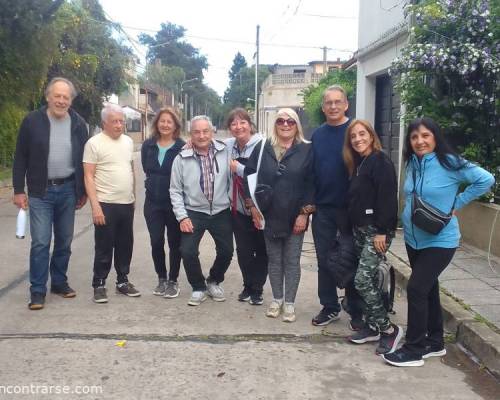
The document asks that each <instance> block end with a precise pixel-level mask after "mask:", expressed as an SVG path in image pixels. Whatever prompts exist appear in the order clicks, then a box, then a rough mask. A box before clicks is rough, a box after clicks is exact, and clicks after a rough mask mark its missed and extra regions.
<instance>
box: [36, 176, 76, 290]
mask: <svg viewBox="0 0 500 400" xmlns="http://www.w3.org/2000/svg"><path fill="white" fill-rule="evenodd" d="M75 207H76V194H75V182H74V181H72V182H66V183H64V184H62V185H57V186H48V187H47V193H46V194H45V196H44V197H43V198H39V197H33V196H30V197H29V210H30V216H29V217H30V218H29V219H30V233H31V250H30V282H31V288H30V290H31V293H34V292H38V293H46V292H47V279H48V276H49V251H50V242H51V239H52V229H54V249H53V251H52V257H50V277H51V286H60V285H63V284H65V283H66V282H67V279H68V278H67V276H66V272H67V271H68V263H69V257H70V255H71V242H72V240H73V228H74V225H75Z"/></svg>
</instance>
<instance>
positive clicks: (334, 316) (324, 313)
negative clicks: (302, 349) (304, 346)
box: [311, 307, 340, 326]
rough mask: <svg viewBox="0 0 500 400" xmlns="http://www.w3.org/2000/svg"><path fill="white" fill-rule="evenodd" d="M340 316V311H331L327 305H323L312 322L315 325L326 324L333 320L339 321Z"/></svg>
mask: <svg viewBox="0 0 500 400" xmlns="http://www.w3.org/2000/svg"><path fill="white" fill-rule="evenodd" d="M339 318H340V317H339V313H338V312H337V311H330V310H328V309H327V308H326V307H323V309H322V310H321V311H320V312H319V314H318V315H316V316H315V317H314V318H313V319H312V321H311V322H312V324H313V325H314V326H325V325H328V324H329V323H331V322H333V321H337V320H338V319H339Z"/></svg>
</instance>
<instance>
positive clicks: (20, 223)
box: [16, 208, 28, 239]
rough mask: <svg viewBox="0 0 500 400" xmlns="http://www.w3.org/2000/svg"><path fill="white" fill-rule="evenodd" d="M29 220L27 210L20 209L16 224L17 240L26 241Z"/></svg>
mask: <svg viewBox="0 0 500 400" xmlns="http://www.w3.org/2000/svg"><path fill="white" fill-rule="evenodd" d="M27 220H28V213H27V212H26V210H25V209H23V208H20V209H19V214H17V223H16V238H18V239H24V236H26V221H27Z"/></svg>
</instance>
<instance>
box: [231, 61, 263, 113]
mask: <svg viewBox="0 0 500 400" xmlns="http://www.w3.org/2000/svg"><path fill="white" fill-rule="evenodd" d="M235 59H236V58H235ZM235 65H236V64H233V67H231V71H230V72H229V75H230V76H231V72H232V71H233V70H234V71H238V72H237V73H235V74H234V77H233V79H231V80H230V81H229V87H228V88H227V89H226V91H225V92H224V104H225V106H226V109H228V110H229V109H232V108H234V107H247V108H248V107H253V102H252V101H249V100H248V99H253V98H254V97H255V65H252V66H251V67H241V68H239V69H236V68H234V67H235ZM270 73H271V69H270V66H269V65H259V81H258V87H259V88H260V87H261V85H262V83H263V82H264V81H265V80H266V78H267V77H268V76H269V74H270Z"/></svg>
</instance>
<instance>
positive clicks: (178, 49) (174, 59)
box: [139, 22, 208, 82]
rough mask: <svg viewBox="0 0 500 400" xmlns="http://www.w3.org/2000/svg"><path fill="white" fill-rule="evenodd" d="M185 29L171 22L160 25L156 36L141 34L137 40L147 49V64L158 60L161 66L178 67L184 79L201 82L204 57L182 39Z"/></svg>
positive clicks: (206, 65)
mask: <svg viewBox="0 0 500 400" xmlns="http://www.w3.org/2000/svg"><path fill="white" fill-rule="evenodd" d="M185 32H186V29H185V28H184V27H182V26H180V25H175V24H173V23H171V22H166V23H163V24H161V29H160V30H159V31H158V32H157V33H156V35H155V36H154V37H153V36H150V35H147V34H141V35H140V36H139V40H140V42H141V43H142V44H144V45H146V46H148V47H149V49H148V54H147V59H148V62H149V63H154V62H155V61H156V60H160V61H161V63H162V64H163V65H169V66H176V67H180V68H182V69H183V70H184V72H185V73H186V79H192V78H198V79H199V81H200V82H201V81H203V70H205V69H207V68H208V62H207V59H206V57H205V56H203V55H201V54H200V53H199V50H198V49H196V48H195V47H193V46H192V45H191V44H190V43H188V42H186V41H185V39H184V34H185Z"/></svg>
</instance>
